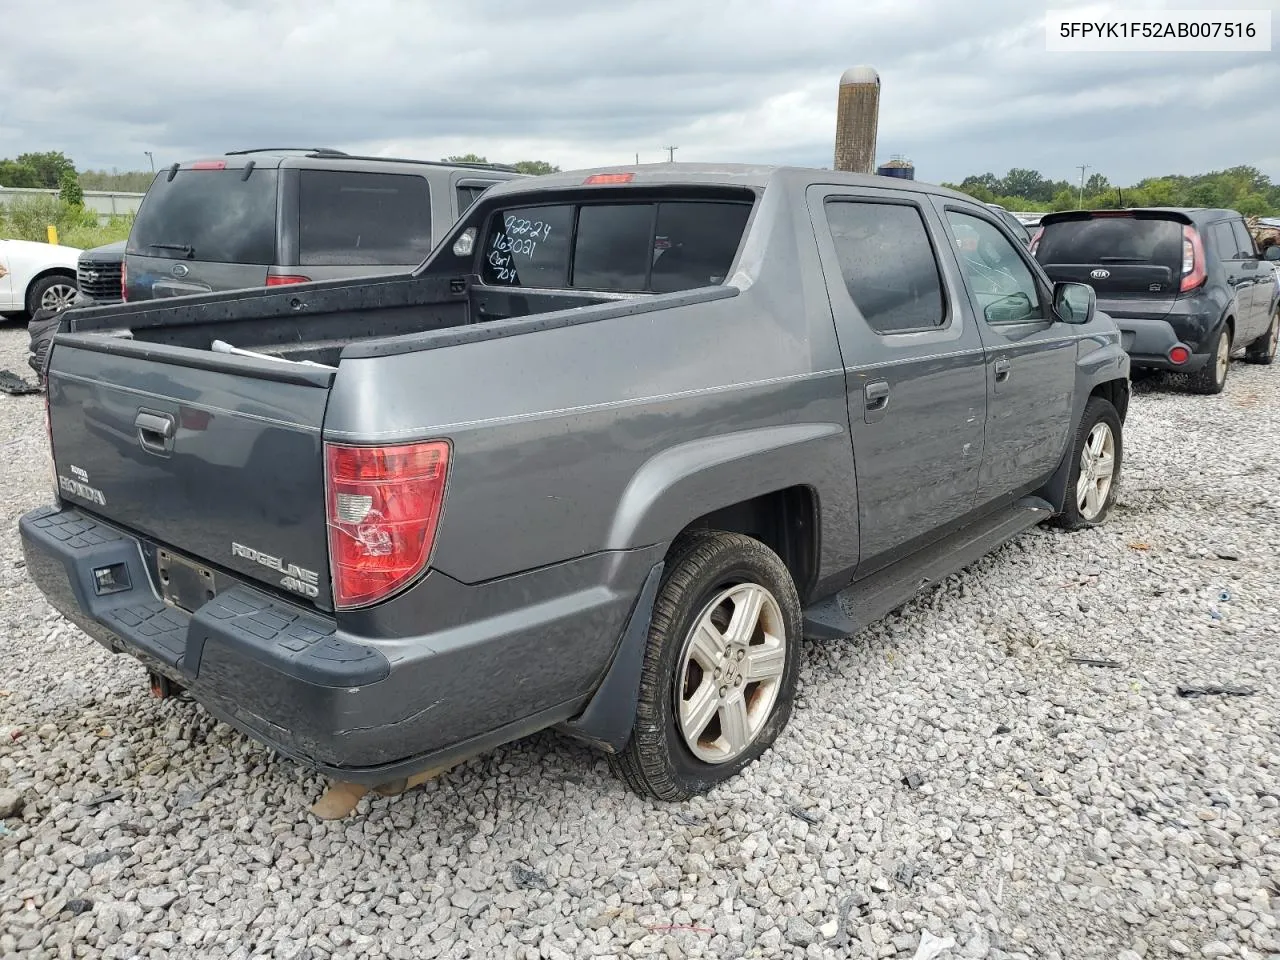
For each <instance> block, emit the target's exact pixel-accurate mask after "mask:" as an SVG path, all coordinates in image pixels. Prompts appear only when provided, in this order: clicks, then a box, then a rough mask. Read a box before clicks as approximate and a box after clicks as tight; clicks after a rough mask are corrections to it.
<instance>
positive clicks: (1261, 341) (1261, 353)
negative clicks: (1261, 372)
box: [1244, 310, 1280, 367]
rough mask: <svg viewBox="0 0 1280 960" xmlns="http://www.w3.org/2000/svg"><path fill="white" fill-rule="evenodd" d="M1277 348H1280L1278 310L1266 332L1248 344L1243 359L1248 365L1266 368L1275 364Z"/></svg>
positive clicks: (1279, 316)
mask: <svg viewBox="0 0 1280 960" xmlns="http://www.w3.org/2000/svg"><path fill="white" fill-rule="evenodd" d="M1277 346H1280V310H1277V311H1276V313H1275V316H1273V317H1272V318H1271V326H1269V327H1267V332H1266V333H1264V334H1263V335H1262V336H1260V337H1259V338H1258V339H1257V340H1255V341H1253V343H1251V344H1249V349H1248V350H1246V351H1245V354H1244V358H1245V359H1246V360H1247V361H1249V362H1250V363H1258V364H1261V365H1262V366H1264V367H1268V366H1270V365H1271V364H1272V363H1274V362H1275V359H1276V348H1277Z"/></svg>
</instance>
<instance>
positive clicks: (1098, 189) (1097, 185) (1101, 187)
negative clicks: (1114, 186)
mask: <svg viewBox="0 0 1280 960" xmlns="http://www.w3.org/2000/svg"><path fill="white" fill-rule="evenodd" d="M1110 188H1111V181H1110V180H1108V179H1107V178H1106V177H1104V176H1103V175H1102V174H1100V173H1091V174H1089V179H1088V180H1086V181H1085V182H1084V192H1085V193H1091V194H1092V193H1105V192H1106V191H1107V190H1109V189H1110Z"/></svg>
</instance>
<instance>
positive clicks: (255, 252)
mask: <svg viewBox="0 0 1280 960" xmlns="http://www.w3.org/2000/svg"><path fill="white" fill-rule="evenodd" d="M243 174H244V171H243V170H242V169H213V170H201V169H187V170H179V171H178V172H177V173H176V174H175V175H174V177H173V179H172V180H170V179H168V177H167V176H166V175H164V174H161V175H160V176H158V177H156V179H155V180H154V181H153V183H152V185H151V189H150V190H148V191H147V195H146V197H145V198H144V199H143V201H142V205H141V207H140V208H139V209H138V214H137V217H136V218H135V219H134V222H133V228H132V230H131V231H130V233H129V242H128V246H127V248H126V252H127V253H129V254H133V255H135V256H143V257H166V258H174V257H178V258H181V257H187V258H189V259H192V260H203V261H206V262H210V263H244V264H259V265H262V264H266V265H270V264H271V263H273V262H274V261H275V256H276V188H277V184H278V179H279V178H278V174H277V172H276V171H275V170H272V169H262V168H255V169H254V170H253V171H252V173H250V175H249V176H248V177H247V178H246V177H245V176H244V175H243Z"/></svg>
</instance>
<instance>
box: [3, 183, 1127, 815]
mask: <svg viewBox="0 0 1280 960" xmlns="http://www.w3.org/2000/svg"><path fill="white" fill-rule="evenodd" d="M1128 364H1129V361H1128V358H1127V357H1126V355H1125V353H1124V351H1123V350H1122V349H1121V346H1120V335H1119V333H1118V331H1117V329H1116V327H1115V325H1114V324H1113V323H1112V322H1111V320H1110V319H1109V318H1108V317H1107V316H1106V315H1105V314H1101V313H1098V312H1097V311H1096V304H1095V300H1094V294H1093V291H1092V290H1091V289H1090V288H1089V287H1088V286H1087V285H1082V284H1075V283H1061V284H1057V285H1054V284H1051V283H1050V282H1049V280H1048V279H1047V278H1046V276H1045V274H1044V273H1043V272H1042V271H1041V269H1040V267H1039V266H1038V265H1037V264H1036V262H1035V260H1033V259H1032V258H1031V257H1030V256H1029V255H1028V253H1027V252H1026V250H1025V248H1024V247H1023V245H1022V244H1021V243H1020V242H1019V241H1018V239H1017V238H1016V237H1015V236H1013V235H1012V234H1011V233H1010V232H1009V230H1008V228H1007V227H1006V226H1005V224H1004V223H1003V222H1002V221H1001V219H1000V218H999V216H998V215H997V214H996V213H994V212H993V211H991V210H989V209H987V208H986V207H984V206H983V205H981V204H979V203H976V202H974V201H972V200H971V199H969V198H967V197H965V196H963V195H961V194H959V193H953V192H951V191H948V190H942V189H938V188H935V187H932V186H927V185H924V184H919V183H903V182H899V181H895V180H887V179H885V178H880V177H872V176H858V175H851V174H842V173H833V172H829V171H819V170H799V169H780V168H756V167H743V166H712V165H701V164H662V165H654V166H640V167H634V168H625V169H622V170H610V171H605V172H592V171H585V172H578V173H576V174H572V173H570V174H556V175H552V176H547V177H540V178H538V179H536V180H530V181H523V182H508V183H505V184H499V185H497V186H494V187H492V188H491V189H490V190H488V191H487V192H486V193H485V194H484V195H483V196H482V197H481V198H480V199H479V200H478V201H477V202H476V204H475V205H474V206H473V207H472V208H471V209H469V210H468V211H467V212H466V214H465V215H464V216H463V218H462V219H461V220H460V221H459V222H458V223H457V224H456V225H455V226H454V228H453V229H452V230H451V231H450V232H449V233H448V234H447V235H446V236H445V237H444V238H443V239H442V241H441V242H440V244H439V245H438V246H437V247H436V248H435V249H434V250H433V251H432V253H431V254H430V256H429V257H428V259H427V260H426V261H425V262H424V263H423V264H422V265H421V266H420V267H419V268H417V269H416V270H415V271H414V272H413V273H412V274H410V275H408V276H398V277H390V278H378V279H368V278H365V279H354V280H353V279H346V280H333V281H322V282H313V283H309V284H300V285H297V286H294V287H290V288H287V289H258V290H253V291H239V292H223V293H213V294H200V295H196V296H190V297H181V298H176V299H172V300H168V301H163V302H155V301H149V302H144V303H138V304H122V305H115V306H99V307H87V308H79V309H73V310H71V311H68V313H67V314H66V324H65V325H64V330H63V332H61V333H59V334H58V336H57V337H56V339H55V341H54V345H53V347H52V351H51V356H50V361H49V375H48V393H47V402H48V414H49V435H50V441H51V444H52V456H53V464H54V466H53V472H54V475H55V477H56V491H55V492H56V500H57V502H56V505H55V506H50V507H47V508H44V509H39V510H35V511H33V512H31V513H28V514H27V515H25V516H24V517H23V518H22V520H21V524H20V529H21V537H22V541H23V547H24V550H25V553H26V559H27V567H28V570H29V571H30V574H31V576H32V577H33V579H34V580H35V582H36V583H37V584H38V585H39V586H40V588H41V590H43V591H44V593H45V594H46V595H47V596H48V597H49V599H50V601H51V602H52V603H53V604H54V605H55V606H56V607H57V608H58V609H59V610H60V611H62V612H63V613H64V614H65V615H66V616H67V617H69V618H70V619H71V620H73V621H74V622H75V623H76V624H78V625H79V626H80V627H81V628H82V629H83V630H84V631H85V632H86V633H88V634H89V635H90V636H92V637H93V638H95V639H96V640H98V642H100V643H101V644H103V645H105V646H106V647H107V648H109V649H110V650H113V651H116V652H127V653H130V654H132V655H133V656H135V657H136V658H137V659H139V660H140V661H142V663H143V664H144V665H145V666H146V668H147V670H148V671H150V674H151V682H152V687H153V690H156V691H157V693H160V694H162V695H163V693H164V692H165V691H169V690H173V689H175V688H185V689H187V690H189V691H190V694H191V695H192V696H193V697H194V698H195V699H196V700H198V701H199V702H200V703H202V704H204V705H205V706H206V707H207V708H208V710H209V711H210V712H211V713H212V714H214V715H215V716H217V717H220V718H222V719H223V720H225V721H226V722H228V723H231V724H233V725H235V726H237V727H239V728H240V729H241V730H243V731H245V732H246V733H248V734H249V735H250V736H252V737H255V738H257V739H259V740H261V741H263V742H264V743H267V744H269V745H270V746H271V747H273V748H275V749H277V750H279V751H280V752H282V753H284V754H286V755H287V756H290V757H293V758H295V759H296V760H298V761H300V762H302V763H304V764H307V765H309V766H311V767H312V768H314V769H317V770H319V771H321V772H323V773H325V774H327V775H329V776H331V777H334V778H337V779H339V780H342V781H345V782H352V783H357V784H381V785H385V784H391V783H395V782H400V781H402V780H403V779H404V778H406V777H410V776H412V775H414V774H415V773H418V772H422V771H424V770H427V769H434V768H437V767H440V766H445V765H448V764H450V763H453V762H456V761H459V760H461V759H464V758H467V757H470V756H473V755H475V754H477V753H481V752H484V751H486V750H489V749H492V748H494V747H496V746H497V745H499V744H503V743H506V742H508V741H512V740H515V739H516V738H519V737H522V736H525V735H527V734H530V733H533V732H534V731H536V730H540V729H544V728H548V727H555V728H556V729H558V730H561V731H564V732H567V733H570V734H572V735H574V736H577V737H579V738H581V739H583V740H586V741H588V742H590V743H592V744H595V745H597V746H598V747H600V748H601V749H603V750H604V751H606V752H607V753H608V754H610V756H611V762H612V763H613V764H614V766H615V768H616V769H617V770H618V771H619V772H620V774H621V775H622V776H623V777H624V778H625V779H626V781H627V782H628V783H630V784H631V786H632V787H634V788H635V789H637V790H638V791H641V792H642V793H647V794H649V795H652V796H655V797H657V798H663V799H677V798H683V797H687V796H690V795H692V794H695V793H698V792H701V791H704V790H706V789H708V788H709V787H711V786H712V785H713V784H715V783H716V782H718V781H721V780H724V779H725V778H727V777H730V776H732V775H733V774H735V773H736V772H737V771H739V770H741V769H742V768H743V767H744V766H746V765H747V764H748V763H750V762H751V761H752V760H754V759H755V758H756V757H758V756H760V755H761V754H762V753H763V752H764V751H765V750H766V749H768V747H769V746H770V744H771V743H772V742H773V741H774V740H775V739H776V738H777V736H778V735H779V733H780V732H781V730H782V729H783V727H784V726H785V725H786V723H787V720H788V719H789V717H790V714H791V709H792V702H793V698H794V696H795V690H796V677H797V673H798V669H799V664H800V659H801V650H800V643H801V638H802V637H809V638H815V639H823V640H834V639H838V638H843V637H848V636H850V635H851V634H853V633H855V632H856V631H858V630H859V629H860V628H861V627H863V626H864V625H866V624H867V623H868V622H870V621H872V620H875V619H877V618H878V617H880V616H883V615H884V614H885V613H887V612H889V611H891V610H892V609H894V608H895V607H897V606H900V605H901V604H902V603H903V602H905V601H906V600H908V599H909V598H910V597H911V596H912V595H913V594H915V593H916V592H917V591H918V590H920V589H921V588H922V587H924V586H926V585H928V584H936V583H937V582H939V581H940V580H942V579H943V578H944V577H946V576H948V575H949V574H951V573H953V572H955V571H956V570H958V569H959V568H961V567H963V566H965V565H966V564H968V563H971V562H972V561H974V560H975V559H977V558H978V557H979V556H981V555H982V554H984V553H985V552H988V551H990V550H992V549H993V548H994V547H996V546H997V545H999V544H1001V543H1002V542H1004V541H1007V540H1009V539H1010V538H1012V537H1014V536H1016V535H1017V534H1018V533H1019V532H1021V531H1023V530H1025V529H1027V528H1029V527H1031V526H1032V525H1034V524H1036V523H1038V522H1041V521H1045V520H1050V519H1052V520H1053V521H1055V522H1056V523H1057V524H1058V525H1059V526H1061V527H1065V528H1068V529H1074V528H1079V527H1088V526H1093V525H1096V524H1098V523H1100V522H1101V521H1102V520H1103V519H1104V518H1105V517H1106V515H1107V513H1108V511H1109V509H1110V508H1111V505H1112V503H1113V502H1114V499H1115V496H1116V490H1117V485H1118V480H1119V475H1120V467H1121V457H1122V453H1123V443H1122V439H1121V429H1122V423H1123V421H1124V418H1125V411H1126V408H1127V406H1128V399H1129V365H1128Z"/></svg>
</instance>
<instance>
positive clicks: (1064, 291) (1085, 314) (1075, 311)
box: [1053, 283, 1098, 323]
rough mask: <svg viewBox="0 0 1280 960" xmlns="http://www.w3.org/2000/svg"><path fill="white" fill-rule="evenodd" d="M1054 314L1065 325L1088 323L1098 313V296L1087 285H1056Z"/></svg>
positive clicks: (1054, 287) (1054, 286) (1054, 289)
mask: <svg viewBox="0 0 1280 960" xmlns="http://www.w3.org/2000/svg"><path fill="white" fill-rule="evenodd" d="M1053 312H1054V315H1055V316H1056V317H1057V318H1058V319H1059V320H1061V321H1062V322H1063V323H1088V322H1090V321H1091V320H1092V319H1093V317H1094V314H1096V313H1097V312H1098V295H1097V294H1096V293H1094V291H1093V287H1091V286H1089V285H1088V284H1087V283H1055V284H1054V285H1053Z"/></svg>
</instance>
